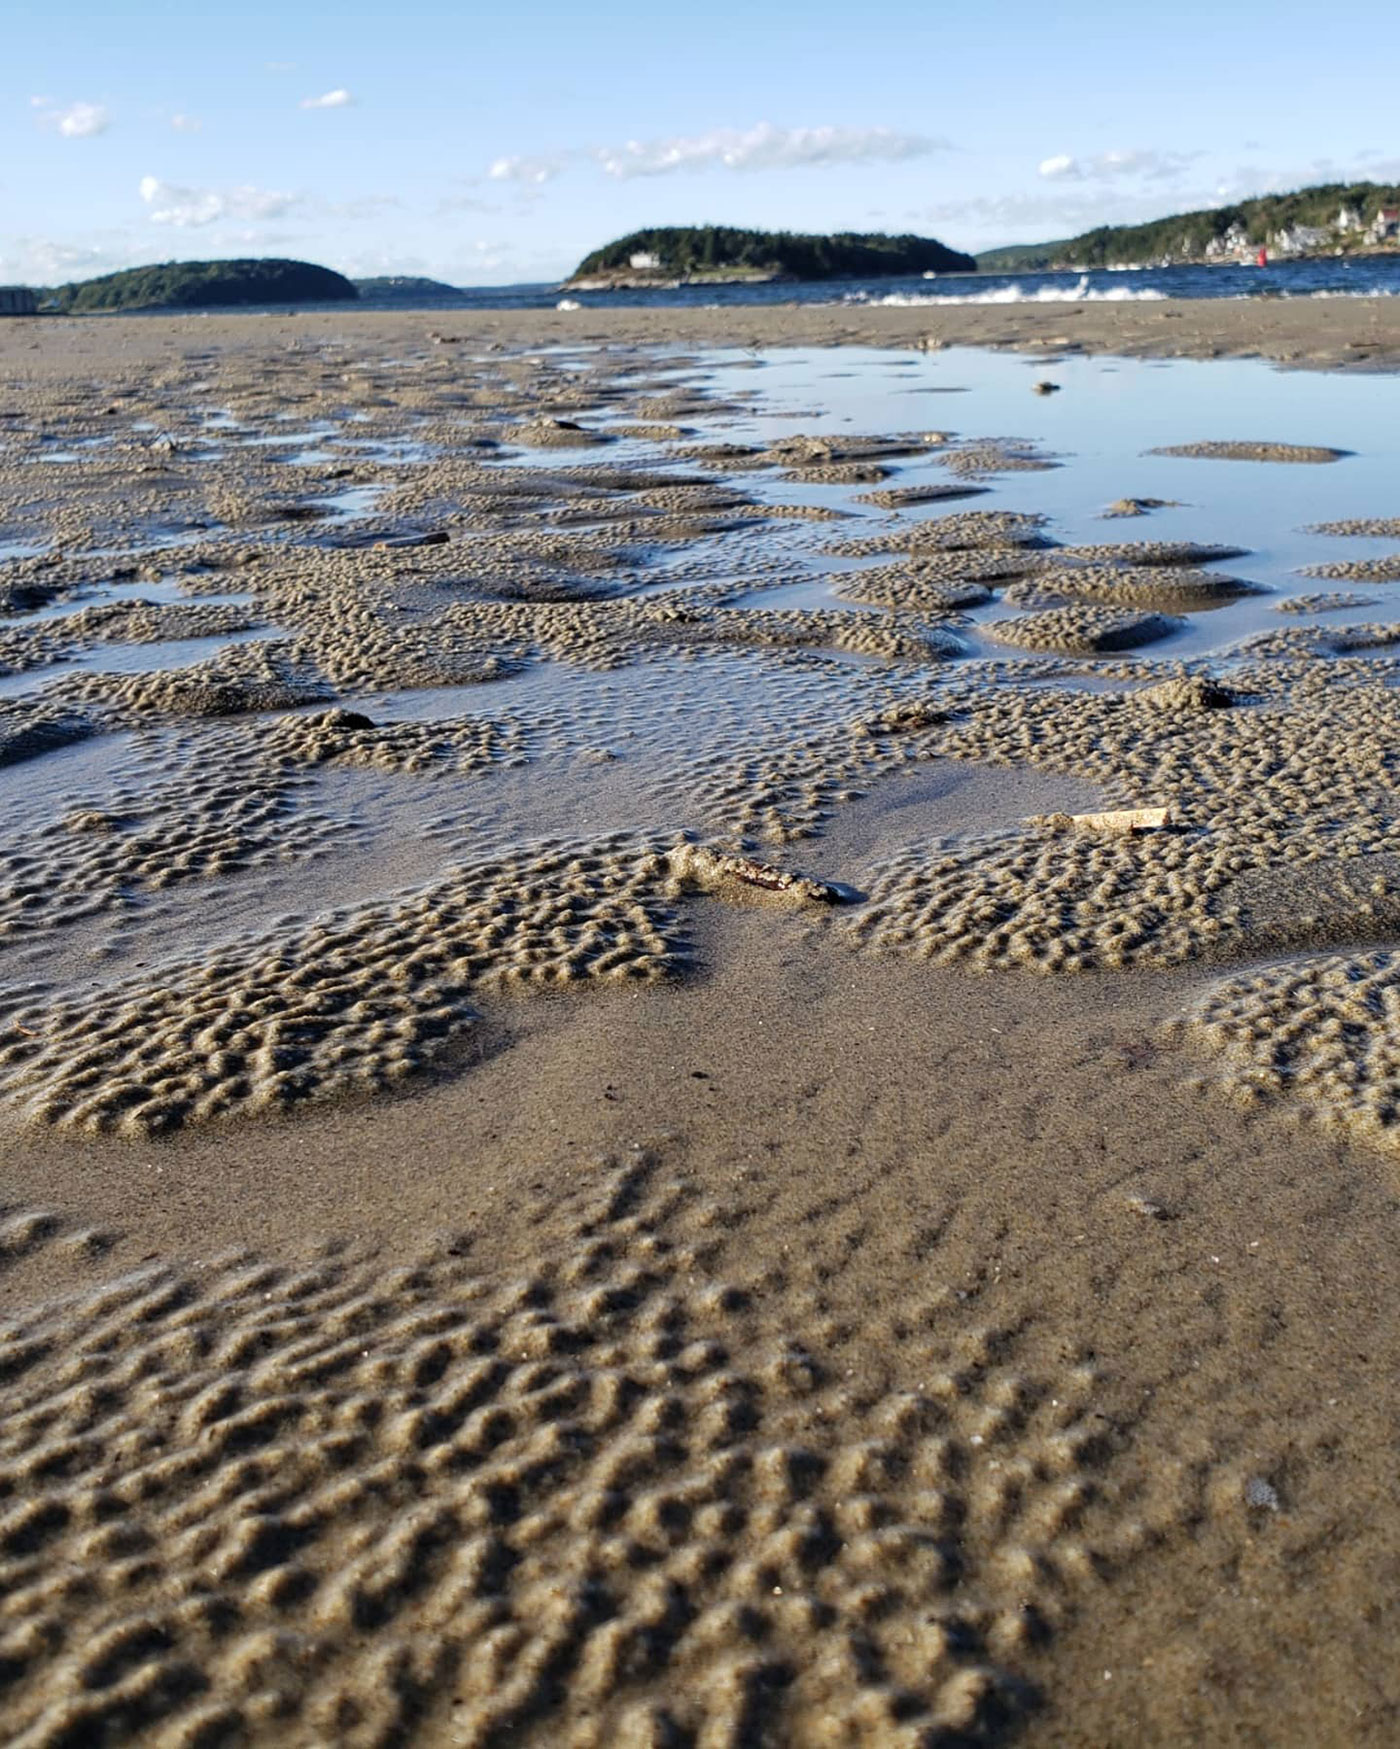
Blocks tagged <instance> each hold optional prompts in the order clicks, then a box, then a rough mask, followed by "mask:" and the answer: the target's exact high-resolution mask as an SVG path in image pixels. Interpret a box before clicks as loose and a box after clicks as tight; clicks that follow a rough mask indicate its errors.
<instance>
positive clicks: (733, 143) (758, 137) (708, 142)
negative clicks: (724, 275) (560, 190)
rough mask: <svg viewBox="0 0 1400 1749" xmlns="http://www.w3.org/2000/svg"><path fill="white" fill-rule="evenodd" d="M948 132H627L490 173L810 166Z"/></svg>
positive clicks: (895, 150)
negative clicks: (586, 167) (580, 167)
mask: <svg viewBox="0 0 1400 1749" xmlns="http://www.w3.org/2000/svg"><path fill="white" fill-rule="evenodd" d="M951 150H952V147H951V145H950V143H949V142H948V141H947V140H944V139H936V138H933V137H931V136H930V135H927V134H905V133H898V132H896V131H895V130H894V129H893V128H838V127H814V128H780V127H774V125H773V124H772V122H766V121H765V122H759V123H758V125H757V126H756V127H751V128H743V129H740V128H713V129H711V130H710V132H709V133H705V134H691V135H675V136H673V137H672V138H669V139H661V140H628V141H626V142H625V144H623V145H620V146H595V147H594V148H593V149H592V150H591V151H588V152H580V151H571V152H552V153H536V154H533V155H531V154H521V155H519V156H514V157H504V158H497V159H496V161H495V162H494V163H493V164H492V165H491V166H490V168H489V169H488V170H487V172H486V174H487V177H488V179H489V180H490V181H492V182H515V183H519V184H520V185H521V186H522V187H523V188H526V189H530V188H539V187H542V186H543V185H544V184H545V183H546V182H552V181H553V180H554V178H555V177H556V176H560V175H562V174H563V172H564V171H566V170H567V169H569V168H570V166H571V165H574V164H578V163H590V162H591V163H593V164H595V165H596V166H597V167H598V168H599V169H600V170H602V171H603V172H604V174H605V175H608V176H613V177H616V178H618V179H619V180H624V181H625V180H628V179H630V178H632V177H634V176H669V175H671V174H673V173H674V172H676V171H685V170H810V169H820V168H823V167H825V166H827V165H831V164H892V163H899V162H902V161H904V160H907V159H910V158H925V157H927V156H928V155H929V154H930V153H932V152H947V151H951Z"/></svg>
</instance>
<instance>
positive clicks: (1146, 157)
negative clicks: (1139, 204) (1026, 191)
mask: <svg viewBox="0 0 1400 1749" xmlns="http://www.w3.org/2000/svg"><path fill="white" fill-rule="evenodd" d="M1202 155H1203V154H1202V153H1200V152H1161V151H1156V150H1153V149H1151V148H1149V147H1133V148H1132V149H1130V150H1126V151H1114V152H1099V153H1097V154H1096V155H1095V156H1094V157H1092V158H1075V157H1073V156H1072V155H1071V154H1070V153H1068V152H1058V153H1056V155H1055V156H1054V157H1053V158H1043V159H1042V160H1041V162H1040V174H1041V175H1042V176H1043V177H1045V178H1046V180H1047V181H1050V182H1112V181H1114V180H1116V179H1117V178H1119V177H1134V176H1135V177H1138V178H1140V179H1141V180H1142V181H1144V182H1171V181H1173V180H1175V178H1177V177H1178V176H1183V175H1185V173H1186V172H1187V171H1188V170H1189V169H1190V168H1191V166H1192V165H1193V164H1194V163H1196V161H1197V160H1198V159H1199V158H1200V157H1201V156H1202Z"/></svg>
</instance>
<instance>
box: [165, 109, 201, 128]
mask: <svg viewBox="0 0 1400 1749" xmlns="http://www.w3.org/2000/svg"><path fill="white" fill-rule="evenodd" d="M170 125H171V127H173V128H174V130H175V132H176V133H177V134H197V133H198V132H199V131H200V129H201V128H202V127H203V126H204V123H203V122H202V121H201V120H200V119H199V117H198V116H197V115H185V114H184V113H183V111H179V110H177V111H176V113H175V114H174V115H172V116H171V118H170Z"/></svg>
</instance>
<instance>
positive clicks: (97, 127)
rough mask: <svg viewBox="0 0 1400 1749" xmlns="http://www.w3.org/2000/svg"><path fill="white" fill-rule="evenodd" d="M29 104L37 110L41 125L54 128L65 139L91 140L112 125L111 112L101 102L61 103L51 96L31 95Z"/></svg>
mask: <svg viewBox="0 0 1400 1749" xmlns="http://www.w3.org/2000/svg"><path fill="white" fill-rule="evenodd" d="M29 105H30V108H31V109H34V110H37V112H38V115H37V118H36V119H37V120H38V123H39V125H40V127H46V128H53V129H54V130H55V131H56V132H58V133H60V134H62V135H63V137H64V139H65V140H90V139H92V138H93V136H94V135H96V134H105V133H106V131H107V129H108V128H109V127H111V125H112V116H111V112H110V110H108V109H107V108H106V106H105V105H103V104H101V103H69V104H63V105H60V104H57V103H55V102H54V101H53V99H52V98H49V97H31V98H30V100H29Z"/></svg>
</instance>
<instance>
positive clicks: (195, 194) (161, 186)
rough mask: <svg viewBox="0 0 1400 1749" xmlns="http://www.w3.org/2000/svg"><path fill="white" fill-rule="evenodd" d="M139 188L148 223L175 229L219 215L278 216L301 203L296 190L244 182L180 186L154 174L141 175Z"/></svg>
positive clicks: (251, 218)
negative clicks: (222, 186)
mask: <svg viewBox="0 0 1400 1749" xmlns="http://www.w3.org/2000/svg"><path fill="white" fill-rule="evenodd" d="M140 192H141V199H142V200H143V201H144V202H145V203H146V205H147V206H148V207H149V208H150V209H151V210H150V212H149V213H148V215H147V216H148V218H149V219H150V221H151V223H152V224H153V225H173V226H174V227H175V228H176V229H177V230H190V229H196V228H198V227H199V226H202V225H212V224H216V223H217V222H218V221H219V220H221V219H227V220H233V221H238V222H242V223H248V222H254V223H256V222H260V221H263V220H266V219H280V218H282V217H283V216H284V215H285V214H287V213H289V212H291V211H292V210H293V209H294V208H295V207H297V206H299V205H300V204H301V203H300V198H299V196H297V195H295V194H280V193H278V192H276V191H275V190H272V189H265V188H254V187H252V186H251V185H250V184H247V183H245V184H243V185H241V186H239V187H237V188H226V189H218V188H182V187H180V186H178V185H177V184H175V183H172V182H162V181H161V180H160V179H159V177H156V176H143V177H142V178H141V184H140Z"/></svg>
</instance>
